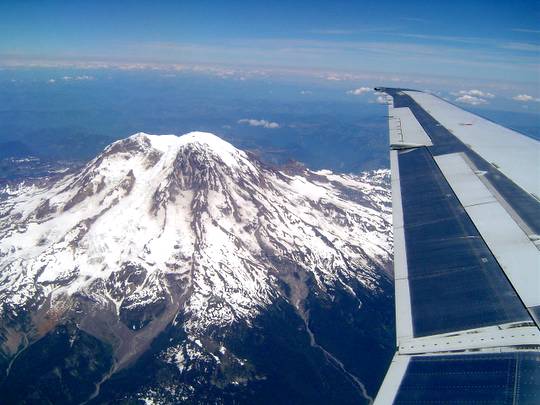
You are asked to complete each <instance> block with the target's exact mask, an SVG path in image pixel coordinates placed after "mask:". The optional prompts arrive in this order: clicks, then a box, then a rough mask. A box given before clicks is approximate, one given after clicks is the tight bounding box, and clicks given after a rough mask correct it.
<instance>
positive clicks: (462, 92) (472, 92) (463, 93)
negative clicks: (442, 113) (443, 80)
mask: <svg viewBox="0 0 540 405" xmlns="http://www.w3.org/2000/svg"><path fill="white" fill-rule="evenodd" d="M451 94H452V95H454V96H459V97H461V96H473V97H477V98H494V97H495V94H492V93H488V92H487V91H482V90H478V89H472V90H460V91H458V92H457V93H451Z"/></svg>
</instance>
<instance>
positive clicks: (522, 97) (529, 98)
mask: <svg viewBox="0 0 540 405" xmlns="http://www.w3.org/2000/svg"><path fill="white" fill-rule="evenodd" d="M512 100H516V101H520V102H522V103H527V102H529V101H536V102H540V98H535V97H533V96H529V95H528V94H518V95H517V96H514V97H512Z"/></svg>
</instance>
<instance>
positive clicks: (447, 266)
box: [375, 88, 540, 405]
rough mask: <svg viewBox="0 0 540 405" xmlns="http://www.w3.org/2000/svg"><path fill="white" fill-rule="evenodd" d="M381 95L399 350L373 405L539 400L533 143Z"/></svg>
mask: <svg viewBox="0 0 540 405" xmlns="http://www.w3.org/2000/svg"><path fill="white" fill-rule="evenodd" d="M375 90H377V91H380V92H384V93H386V94H387V97H388V103H389V105H388V116H389V128H390V147H391V151H390V162H391V170H392V200H393V220H394V250H395V253H394V276H395V301H396V334H397V351H396V354H395V356H394V358H393V360H392V363H391V365H390V368H389V370H388V373H387V375H386V377H385V379H384V381H383V384H382V386H381V388H380V390H379V393H378V395H377V398H376V400H375V404H377V405H379V404H382V405H386V404H392V403H395V404H455V403H459V404H464V403H475V404H476V403H482V404H485V403H497V404H499V403H500V404H507V403H508V404H518V403H519V404H540V330H539V324H540V251H539V249H540V142H538V141H536V140H533V139H532V138H529V137H526V136H524V135H522V134H520V133H518V132H515V131H512V130H510V129H507V128H504V127H502V126H500V125H497V124H495V123H493V122H491V121H489V120H487V119H484V118H481V117H479V116H477V115H474V114H472V113H470V112H467V111H464V110H462V109H461V108H459V107H456V106H455V105H453V104H451V103H449V102H446V101H444V100H443V99H441V98H439V97H437V96H435V95H432V94H427V93H423V92H419V91H414V90H406V89H393V88H377V89H375Z"/></svg>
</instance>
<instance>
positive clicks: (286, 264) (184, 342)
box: [0, 132, 392, 402]
mask: <svg viewBox="0 0 540 405" xmlns="http://www.w3.org/2000/svg"><path fill="white" fill-rule="evenodd" d="M388 183H389V173H388V172H387V171H383V170H381V171H375V172H370V173H365V174H362V175H359V176H353V175H337V174H333V173H331V172H329V171H319V172H312V171H309V170H306V169H303V168H300V169H299V168H295V169H289V170H277V169H274V168H271V167H268V166H266V165H264V164H262V163H261V162H259V161H258V160H257V159H255V158H254V157H252V156H250V155H249V154H247V153H245V152H243V151H240V150H238V149H236V148H235V147H233V146H232V145H231V144H229V143H227V142H225V141H223V140H221V139H220V138H218V137H216V136H215V135H212V134H209V133H202V132H193V133H189V134H186V135H183V136H180V137H178V136H174V135H161V136H156V135H148V134H144V133H138V134H135V135H133V136H131V137H129V138H127V139H124V140H120V141H117V142H115V143H113V144H111V145H110V146H108V147H107V148H106V149H105V150H104V151H103V153H101V154H100V155H99V156H98V157H96V158H95V159H94V160H92V161H91V162H89V163H88V164H87V165H86V166H85V167H84V168H83V169H82V170H80V171H79V172H77V173H75V174H70V175H68V176H66V177H64V178H62V179H61V180H59V181H56V182H54V183H52V184H49V183H48V182H46V181H44V182H41V183H39V184H38V183H34V184H31V185H24V184H23V185H19V186H18V187H6V189H5V190H3V192H2V194H1V195H2V200H0V303H1V304H0V305H1V306H0V343H1V345H0V348H1V353H2V354H3V357H4V359H5V362H4V363H5V365H6V366H5V367H6V373H7V377H6V379H5V381H4V382H5V383H6V384H7V381H9V379H10V373H11V372H12V371H13V370H16V368H17V364H18V362H22V361H23V360H24V359H21V360H18V359H19V358H20V357H24V353H25V352H27V351H29V350H31V349H32V346H35V345H36V343H34V342H38V343H40V342H48V340H47V339H52V338H50V336H52V335H51V334H54V333H56V335H58V334H59V333H60V334H62V333H64V334H67V335H69V336H70V338H69V339H70V340H73V341H78V340H77V339H78V338H80V336H81V334H84V336H85V339H90V338H92V339H96V340H97V342H98V343H96V344H99V345H104V347H107V348H110V351H111V354H110V364H109V363H107V366H104V370H103V372H102V373H101V374H100V375H98V376H96V377H95V378H94V380H92V379H90V380H89V381H88V384H90V387H91V389H90V388H88V392H87V393H86V399H88V398H94V400H98V399H99V398H100V397H103V395H104V393H103V392H101V393H100V386H101V385H102V384H107V383H108V382H107V380H109V378H111V376H112V375H117V374H122V373H126V372H128V371H126V370H129V369H132V368H133V367H134V365H136V364H139V363H140V362H141V361H142V360H140V358H141V356H143V355H144V354H145V353H149V352H152V353H153V358H154V361H155V359H159V361H161V362H163V363H166V364H169V365H171V366H173V367H174V369H175V370H177V372H178V374H179V375H182V374H186V373H188V372H190V370H191V373H192V374H193V373H194V372H195V371H194V370H196V371H197V370H198V371H197V372H199V374H200V373H203V372H209V370H210V369H212V368H214V369H215V368H216V367H217V369H220V370H221V371H223V370H222V368H223V364H228V367H229V368H230V367H233V366H231V365H232V364H234V367H233V368H234V370H235V371H234V372H232V371H230V370H229V371H230V372H229V373H228V374H230V375H228V377H227V378H223V379H222V380H220V381H219V383H217V382H216V383H215V384H214V387H220V386H223V387H222V388H224V387H227V386H238V385H241V386H249V382H250V381H259V380H264V379H265V378H266V377H265V372H264V369H258V368H257V367H256V366H254V365H253V364H250V361H249V359H246V358H242V357H241V356H240V355H238V353H235V352H234V351H233V350H232V349H231V348H230V347H227V346H226V345H225V342H226V341H227V336H232V335H233V334H234V333H233V332H234V331H235V328H238V327H239V326H238V325H242V328H244V329H246V328H247V329H249V328H255V327H256V324H257V322H258V320H259V319H260V318H261V316H264V314H265V313H266V311H269V310H271V309H272V310H273V308H275V307H276V305H277V306H279V305H287V306H288V308H289V309H290V310H291V311H292V313H294V316H296V317H297V320H299V321H300V327H301V328H303V329H304V334H305V336H308V338H309V339H308V345H310V346H311V347H312V349H316V350H318V351H319V353H322V354H323V355H324V357H325V361H326V362H327V363H328V364H329V365H330V366H331V367H333V368H334V369H335V370H336V372H337V373H338V374H341V375H342V377H343V378H345V380H348V381H349V383H350V385H351V386H353V387H354V389H355V390H356V391H357V394H358V395H360V397H364V398H365V399H369V397H370V395H369V393H368V392H367V391H366V388H365V386H364V384H363V382H362V381H361V380H360V379H359V378H358V377H357V376H356V375H354V374H353V373H351V372H349V371H348V370H347V368H346V367H345V365H344V364H343V362H342V360H340V359H339V358H338V357H337V356H335V355H334V354H332V353H331V352H330V351H329V350H327V349H326V348H324V347H323V346H322V345H320V344H319V343H318V339H317V333H316V331H315V330H314V328H313V327H312V323H313V321H312V319H311V315H310V314H311V310H312V308H314V307H315V306H316V305H314V304H313V303H312V300H313V299H316V300H318V302H330V303H331V302H334V301H335V300H336V297H338V296H341V295H344V296H347V297H348V298H347V299H349V300H352V302H356V304H355V306H356V309H355V311H356V310H357V311H362V306H363V305H364V304H365V299H366V297H367V296H370V297H372V298H373V297H377V296H384V295H385V294H388V291H387V290H388V289H387V288H386V286H387V285H388V276H387V274H385V271H386V270H387V269H388V267H389V263H390V260H391V249H392V235H391V206H390V193H389V187H388ZM370 299H371V298H370ZM66 325H67V326H66ZM336 326H338V327H339V325H336ZM59 328H60V329H59ZM61 328H64V329H61ZM66 328H67V329H66ZM175 330H176V331H181V334H182V336H183V337H182V338H181V339H180V341H178V342H177V340H178V339H177V338H176V336H177V335H178V334H175V335H174V336H175V338H174V339H173V338H169V342H168V343H167V344H163V343H162V344H161V346H160V347H159V350H157V351H155V348H154V347H155V345H156V343H155V342H156V341H159V340H160V337H163V336H164V335H167V336H170V335H171V333H173V332H171V331H175ZM59 331H60V332H59ZM173 334H174V333H173ZM210 336H212V339H211V341H210V340H209V337H210ZM217 336H220V338H217ZM83 340H84V339H83ZM41 344H44V343H41ZM55 344H56V343H55ZM232 346H234V344H233V345H232ZM100 347H101V346H100ZM153 348H154V349H153ZM236 351H237V352H238V351H241V350H236ZM77 355H79V354H77ZM91 357H92V356H90V358H91ZM21 367H22V366H21ZM220 367H221V368H220ZM226 374H227V373H226ZM191 380H193V381H195V382H193V383H190V382H189V381H188V380H186V379H184V380H182V382H181V383H180V382H178V381H176V380H175V381H176V382H172V380H170V381H169V380H168V382H167V383H166V384H165V385H163V384H161V385H160V384H157V383H155V382H154V383H153V385H152V384H150V385H146V387H149V386H152V388H151V389H150V388H147V389H146V390H143V391H141V390H139V389H134V390H131V391H130V392H131V393H130V394H129V395H128V394H125V395H127V396H126V398H128V397H129V398H138V399H145V400H147V401H150V400H151V399H156V398H157V399H160V398H161V399H162V400H163V399H164V398H168V400H175V401H176V400H178V401H180V400H190V399H192V400H194V398H195V399H196V398H199V399H200V396H198V395H199V394H198V393H197V388H196V387H197V384H198V383H197V382H196V380H197V377H195V376H193V375H192V377H191ZM224 389H225V388H224ZM171 390H172V391H171ZM126 392H127V391H126ZM130 395H131V396H130ZM216 395H217V394H216ZM14 398H15V397H14ZM84 398H85V397H84V396H82V397H79V398H78V399H77V400H82V399H84ZM212 398H214V400H216V398H221V397H220V396H219V395H217V396H215V397H212ZM207 399H208V398H207ZM75 402H76V401H75ZM218 402H219V401H218Z"/></svg>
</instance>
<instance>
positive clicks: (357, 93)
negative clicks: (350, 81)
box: [347, 87, 373, 96]
mask: <svg viewBox="0 0 540 405" xmlns="http://www.w3.org/2000/svg"><path fill="white" fill-rule="evenodd" d="M372 91H373V89H372V88H371V87H359V88H357V89H354V90H349V91H348V92H347V94H352V95H354V96H361V95H362V94H365V93H371V92H372Z"/></svg>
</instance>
